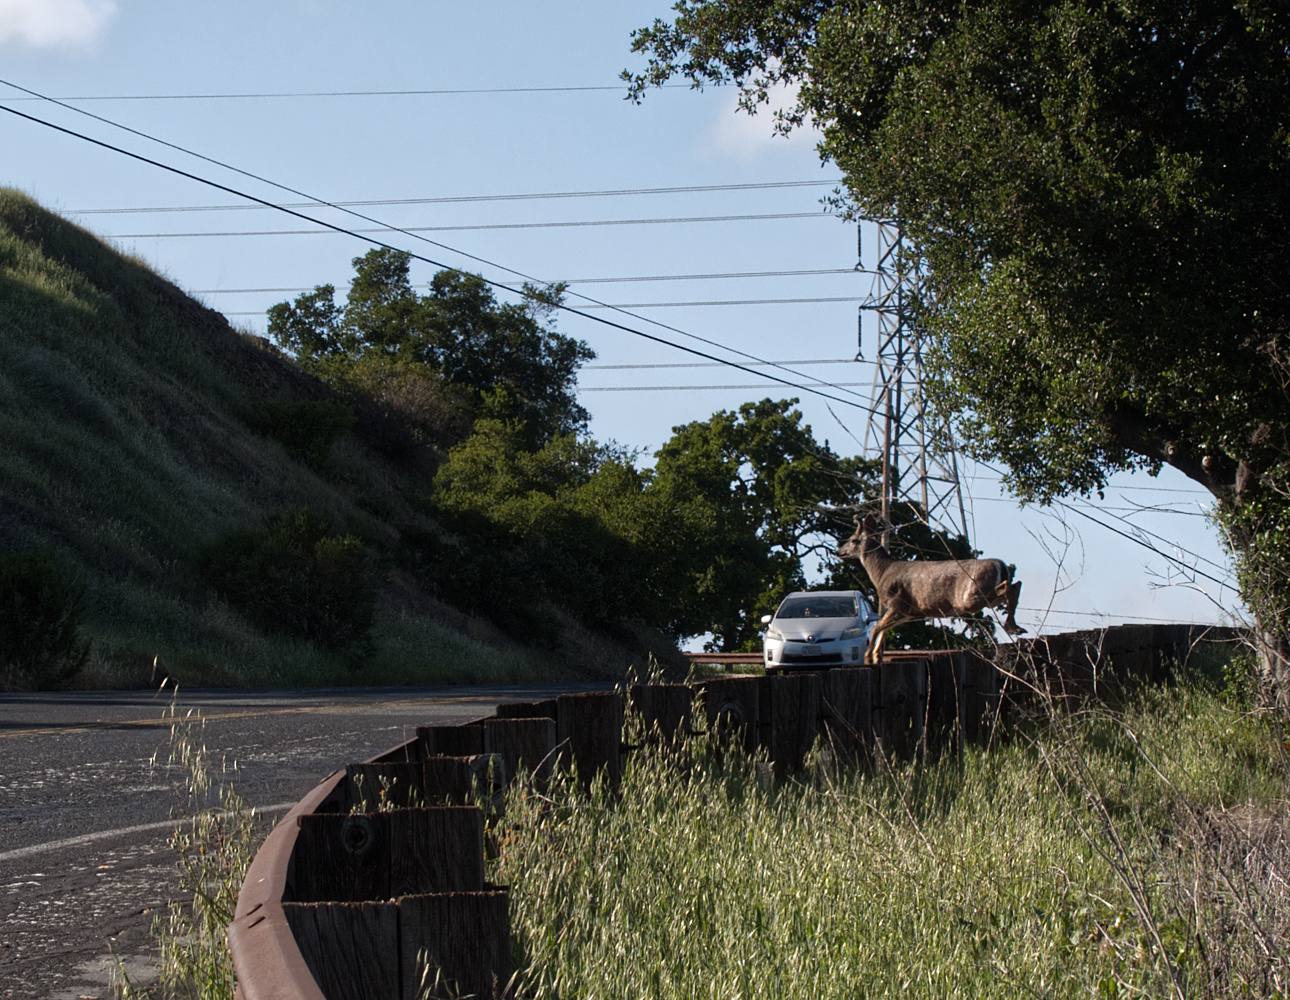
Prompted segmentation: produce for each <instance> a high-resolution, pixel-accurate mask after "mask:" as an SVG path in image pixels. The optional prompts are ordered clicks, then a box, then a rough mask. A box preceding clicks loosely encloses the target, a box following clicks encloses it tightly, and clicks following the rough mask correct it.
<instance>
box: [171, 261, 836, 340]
mask: <svg viewBox="0 0 1290 1000" xmlns="http://www.w3.org/2000/svg"><path fill="white" fill-rule="evenodd" d="M822 274H855V270H854V269H853V268H850V267H826V268H815V269H811V270H798V271H727V272H719V273H712V274H641V275H632V276H629V277H625V278H560V279H557V281H558V283H561V284H566V285H618V284H626V283H627V282H632V281H709V280H719V279H725V278H789V277H792V278H795V277H801V276H803V275H822ZM316 287H317V286H316V285H314V286H310V287H308V288H305V287H301V286H296V287H293V288H197V289H193V290H192V291H191V292H189V294H190V295H253V294H260V293H264V294H268V293H273V294H276V295H281V294H290V293H291V292H296V293H300V292H312V291H313V290H314V288H316ZM847 360H850V359H849V358H848V359H847Z"/></svg>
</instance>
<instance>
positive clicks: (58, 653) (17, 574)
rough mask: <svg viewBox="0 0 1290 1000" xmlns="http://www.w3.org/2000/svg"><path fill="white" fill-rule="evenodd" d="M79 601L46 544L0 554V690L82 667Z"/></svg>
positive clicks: (41, 684)
mask: <svg viewBox="0 0 1290 1000" xmlns="http://www.w3.org/2000/svg"><path fill="white" fill-rule="evenodd" d="M83 603H84V591H83V590H82V589H81V587H79V586H78V585H77V584H76V582H75V580H74V579H73V577H72V575H71V573H70V572H69V571H68V570H67V569H66V568H65V567H64V566H63V565H62V563H61V562H60V561H59V560H58V559H57V557H55V555H54V553H53V552H52V551H50V550H49V549H29V550H25V551H19V552H5V553H0V689H5V690H10V689H14V688H48V687H53V686H56V685H58V684H60V683H62V682H63V681H65V680H67V679H68V678H69V677H71V676H72V675H73V674H74V673H76V671H77V670H79V669H80V668H81V666H82V665H83V664H84V663H85V659H86V657H87V656H88V654H89V643H88V642H84V643H83V642H81V641H80V640H79V630H80V619H81V611H82V607H83Z"/></svg>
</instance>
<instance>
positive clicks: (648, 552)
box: [432, 399, 874, 650]
mask: <svg viewBox="0 0 1290 1000" xmlns="http://www.w3.org/2000/svg"><path fill="white" fill-rule="evenodd" d="M795 402H796V401H795V400H780V401H777V402H776V401H772V400H769V399H767V400H763V401H762V402H760V403H748V404H745V405H744V406H742V407H741V408H740V409H739V411H738V412H729V411H722V412H720V413H717V414H715V415H714V416H713V417H712V418H711V419H709V420H706V421H696V422H694V423H691V424H686V425H685V426H682V427H677V428H674V433H673V436H672V438H671V439H670V440H669V441H668V442H667V443H666V444H665V445H664V446H663V447H662V448H661V449H660V450H659V451H658V452H657V453H656V455H655V459H656V464H655V467H654V468H653V469H646V470H643V471H642V470H638V469H637V468H636V467H635V464H634V462H633V456H632V455H630V454H626V453H624V452H622V451H621V450H620V449H618V448H614V447H611V446H602V445H596V444H595V443H594V442H590V441H587V440H579V439H576V438H574V437H573V436H571V435H567V436H564V437H559V438H555V439H553V440H551V441H549V442H547V443H546V444H545V445H544V446H543V447H541V448H540V449H537V450H531V449H527V448H526V447H525V444H524V442H523V440H522V439H521V437H520V436H519V435H518V434H517V433H516V431H515V428H514V427H513V426H512V425H510V424H507V423H505V422H503V421H498V420H481V421H478V422H477V423H476V431H475V433H474V434H473V435H472V436H471V437H470V438H468V439H467V440H465V441H463V442H461V443H460V444H458V445H457V446H455V447H454V448H452V450H451V451H450V452H449V456H448V461H447V462H446V463H445V464H444V465H443V467H442V468H440V470H439V472H438V474H437V475H436V477H435V489H434V493H433V502H434V505H435V512H436V514H437V516H438V517H439V518H440V519H441V521H443V522H444V523H445V524H446V525H447V526H448V527H449V528H450V529H451V530H452V531H453V532H454V533H456V534H458V535H459V536H461V537H466V538H470V539H472V540H473V543H474V547H476V548H478V549H481V550H483V551H485V552H486V553H487V555H486V557H484V562H486V563H487V571H486V572H484V573H482V574H477V571H478V569H479V567H480V565H482V563H481V562H480V560H472V564H471V565H469V566H466V565H462V564H461V563H460V561H459V560H453V559H452V558H451V555H450V554H448V553H442V552H436V553H433V554H432V562H433V565H434V567H435V569H434V570H433V572H435V573H437V574H438V576H439V579H440V585H441V586H442V587H443V588H444V590H445V592H451V593H452V594H453V595H455V596H460V595H467V596H469V595H474V597H472V598H471V600H473V601H474V604H473V605H472V607H473V609H476V610H487V609H489V608H490V607H491V608H492V609H493V610H494V612H495V613H500V614H502V615H504V616H505V617H506V618H508V619H509V620H511V621H516V622H518V621H520V620H523V621H525V622H528V624H526V625H525V626H524V627H526V628H529V627H531V625H532V622H531V621H530V618H529V617H523V618H522V619H521V618H520V617H517V616H524V615H525V611H524V609H523V608H522V605H524V604H525V602H526V603H527V607H528V608H531V607H533V606H534V605H535V604H537V603H540V602H541V601H542V599H543V595H544V594H546V593H558V594H560V597H561V602H562V603H563V604H564V605H565V606H566V607H569V608H570V609H572V610H573V611H574V612H575V613H576V614H578V615H580V616H581V617H582V618H584V620H588V621H598V622H603V621H611V620H615V619H617V620H631V621H637V622H640V623H642V624H645V625H650V626H654V627H656V628H659V629H662V630H663V631H665V632H667V633H669V634H670V635H672V636H674V637H676V638H686V637H691V636H696V635H702V634H704V633H707V632H711V633H712V634H713V636H714V643H715V644H716V645H718V646H719V647H720V648H722V649H727V650H733V649H738V648H743V647H750V646H752V645H754V644H755V643H756V642H757V640H758V632H759V627H758V621H759V618H760V616H761V615H762V614H764V613H766V612H768V611H770V610H773V609H774V607H775V605H776V604H777V603H778V602H779V600H780V599H781V598H782V597H783V596H784V594H785V593H786V592H787V591H789V590H793V589H799V588H801V587H804V586H805V572H806V568H807V561H808V560H809V559H810V558H811V557H812V556H818V557H821V558H827V557H828V556H830V555H831V554H832V552H833V550H834V548H835V547H836V544H837V542H836V539H837V537H839V536H842V535H846V534H847V533H848V532H849V531H850V520H849V518H848V517H847V515H846V514H843V513H840V512H839V511H838V510H837V508H839V507H842V506H844V505H848V504H857V503H859V501H860V500H861V499H862V498H864V497H868V496H871V495H872V491H873V484H874V474H873V470H872V468H871V467H870V466H868V465H866V464H865V463H863V462H861V461H859V460H857V459H847V458H841V457H839V456H838V455H836V454H834V453H833V452H832V451H831V450H830V449H829V447H828V445H827V443H825V444H820V443H819V442H817V441H816V440H815V438H814V435H813V434H812V432H811V429H810V427H809V426H806V425H805V424H803V423H802V414H801V413H800V412H799V411H798V410H795V409H793V406H794V404H795ZM521 592H522V596H521Z"/></svg>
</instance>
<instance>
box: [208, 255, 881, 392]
mask: <svg viewBox="0 0 1290 1000" xmlns="http://www.w3.org/2000/svg"><path fill="white" fill-rule="evenodd" d="M359 232H361V230H359ZM864 301H865V296H863V295H834V296H820V297H816V298H800V299H718V300H714V301H707V302H693V301H688V302H604V303H599V304H597V305H586V306H583V307H582V308H583V309H613V310H614V311H616V312H622V311H623V310H624V309H673V308H678V307H683V306H782V305H809V304H815V305H818V304H820V303H829V302H864ZM263 313H264V310H262V309H260V310H254V309H253V310H243V311H241V312H227V313H225V314H224V315H225V316H260V315H263ZM773 367H780V366H778V365H776V366H773ZM826 384H828V385H833V386H834V388H837V384H836V383H832V382H830V383H826Z"/></svg>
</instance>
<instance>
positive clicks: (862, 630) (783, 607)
mask: <svg viewBox="0 0 1290 1000" xmlns="http://www.w3.org/2000/svg"><path fill="white" fill-rule="evenodd" d="M877 620H878V616H877V615H876V614H874V611H873V608H871V607H870V606H869V602H868V601H867V600H865V597H864V595H863V594H862V593H860V591H858V590H811V591H804V590H799V591H794V592H793V593H791V594H789V595H788V596H787V597H785V598H784V600H783V603H781V604H780V606H779V609H778V610H777V611H776V612H775V613H774V614H773V615H766V617H764V618H763V619H762V624H763V625H765V626H766V635H765V638H764V639H763V642H762V655H763V659H764V661H765V664H766V666H767V667H776V666H780V665H781V664H783V665H785V666H787V665H791V664H797V663H800V664H816V663H819V664H829V663H838V664H843V663H854V664H860V663H861V662H863V660H864V651H865V647H867V646H868V645H869V633H870V631H871V630H872V629H873V623H874V622H875V621H877Z"/></svg>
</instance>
